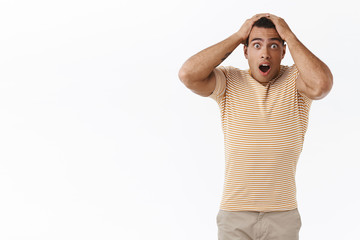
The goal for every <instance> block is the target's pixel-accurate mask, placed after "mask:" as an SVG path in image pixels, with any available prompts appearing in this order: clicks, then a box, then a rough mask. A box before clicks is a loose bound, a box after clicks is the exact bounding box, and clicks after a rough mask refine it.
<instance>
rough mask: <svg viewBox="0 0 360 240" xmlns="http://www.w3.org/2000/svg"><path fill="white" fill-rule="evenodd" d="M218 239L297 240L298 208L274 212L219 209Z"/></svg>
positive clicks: (299, 220)
mask: <svg viewBox="0 0 360 240" xmlns="http://www.w3.org/2000/svg"><path fill="white" fill-rule="evenodd" d="M216 221H217V225H218V236H219V240H298V239H299V231H300V228H301V217H300V214H299V211H298V209H297V208H296V209H293V210H288V211H274V212H256V211H235V212H234V211H225V210H221V209H220V210H219V213H218V215H217V217H216Z"/></svg>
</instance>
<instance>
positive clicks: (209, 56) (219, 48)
mask: <svg viewBox="0 0 360 240" xmlns="http://www.w3.org/2000/svg"><path fill="white" fill-rule="evenodd" d="M243 41H244V39H242V37H241V36H240V35H239V34H238V32H237V33H234V34H232V35H231V36H230V37H228V38H226V39H225V40H223V41H221V42H219V43H217V44H215V45H212V46H210V47H208V48H206V49H204V50H202V51H200V52H199V53H197V54H195V55H194V56H192V57H190V58H189V59H188V60H187V61H186V62H185V63H184V64H183V65H182V67H181V69H180V71H179V77H180V79H181V80H182V81H202V80H204V79H206V78H207V77H208V76H209V75H210V74H211V72H212V71H213V70H214V69H215V67H217V66H218V65H219V64H220V63H222V62H223V61H224V60H225V59H226V58H227V57H228V56H229V55H230V54H231V53H232V52H233V51H234V49H235V48H236V47H237V46H239V44H240V43H242V42H243Z"/></svg>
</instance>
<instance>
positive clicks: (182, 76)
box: [178, 68, 189, 84]
mask: <svg viewBox="0 0 360 240" xmlns="http://www.w3.org/2000/svg"><path fill="white" fill-rule="evenodd" d="M178 77H179V79H180V81H181V82H182V83H184V84H185V83H186V82H187V81H188V79H189V74H188V73H187V72H186V71H185V70H184V69H183V68H180V70H179V72H178Z"/></svg>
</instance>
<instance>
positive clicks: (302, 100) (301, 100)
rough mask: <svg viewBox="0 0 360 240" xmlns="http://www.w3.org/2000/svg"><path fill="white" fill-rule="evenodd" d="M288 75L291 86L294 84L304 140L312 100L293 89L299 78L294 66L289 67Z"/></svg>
mask: <svg viewBox="0 0 360 240" xmlns="http://www.w3.org/2000/svg"><path fill="white" fill-rule="evenodd" d="M290 75H291V78H290V79H293V80H294V82H293V84H294V88H295V91H296V97H297V101H296V102H297V104H298V109H299V117H300V122H301V124H302V129H303V139H304V137H305V133H306V130H307V126H308V121H309V113H310V107H311V103H312V99H310V98H308V97H307V96H306V95H304V94H303V93H301V92H299V91H298V90H297V89H296V87H295V86H296V80H297V78H298V77H299V70H298V69H297V67H296V65H295V64H294V65H292V66H291V71H290Z"/></svg>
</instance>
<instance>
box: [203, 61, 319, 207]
mask: <svg viewBox="0 0 360 240" xmlns="http://www.w3.org/2000/svg"><path fill="white" fill-rule="evenodd" d="M214 72H215V79H216V84H215V90H214V91H213V93H212V94H211V95H210V96H209V97H210V98H212V99H214V100H215V101H216V102H217V103H218V106H219V110H220V116H221V124H222V129H223V133H224V143H225V144H224V146H225V176H224V180H225V181H224V188H223V194H222V200H221V204H220V209H222V210H227V211H285V210H291V209H294V208H296V207H297V201H296V185H295V174H296V164H297V161H298V158H299V156H300V153H301V151H302V147H303V141H304V136H305V133H306V129H307V126H308V116H309V111H310V106H311V103H312V101H311V99H309V98H307V97H306V96H304V95H303V94H301V93H300V92H298V91H297V89H296V78H297V76H298V74H299V72H298V70H297V68H296V66H295V65H293V66H290V67H289V66H283V65H281V66H280V74H279V76H278V77H277V78H276V79H274V80H273V81H272V82H271V83H269V84H268V85H267V86H263V85H262V84H260V83H259V82H257V81H256V80H255V79H254V78H252V77H251V75H250V74H249V71H248V70H240V69H237V68H234V67H231V66H227V67H224V66H220V67H217V68H215V70H214Z"/></svg>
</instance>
